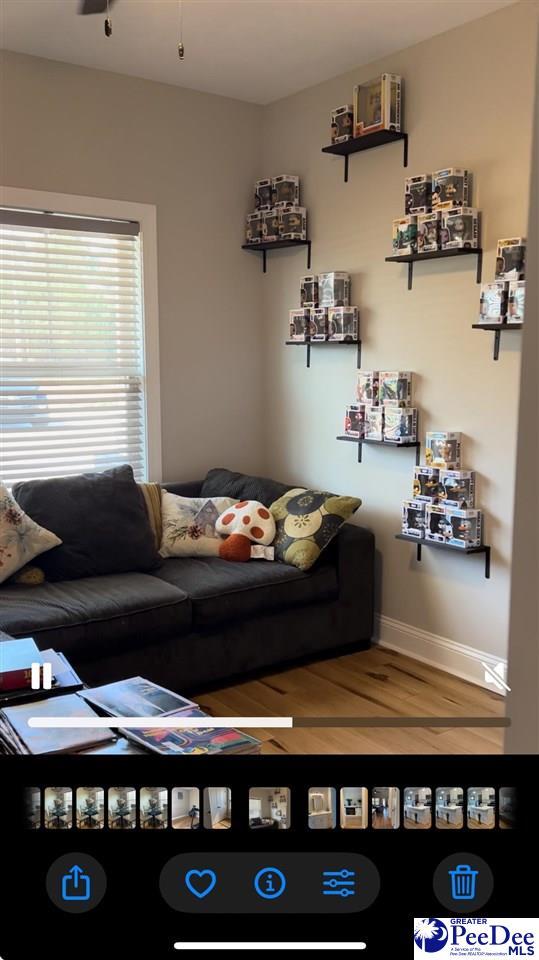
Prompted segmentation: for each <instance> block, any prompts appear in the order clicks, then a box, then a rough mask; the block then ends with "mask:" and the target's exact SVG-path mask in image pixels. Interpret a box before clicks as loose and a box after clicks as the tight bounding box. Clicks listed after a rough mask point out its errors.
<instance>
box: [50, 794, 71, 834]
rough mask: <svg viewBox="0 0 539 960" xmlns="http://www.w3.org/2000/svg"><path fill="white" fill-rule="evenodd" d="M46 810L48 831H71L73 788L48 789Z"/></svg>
mask: <svg viewBox="0 0 539 960" xmlns="http://www.w3.org/2000/svg"><path fill="white" fill-rule="evenodd" d="M44 809H45V827H46V828H47V830H71V827H72V826H73V791H72V789H71V787H46V788H45V808H44Z"/></svg>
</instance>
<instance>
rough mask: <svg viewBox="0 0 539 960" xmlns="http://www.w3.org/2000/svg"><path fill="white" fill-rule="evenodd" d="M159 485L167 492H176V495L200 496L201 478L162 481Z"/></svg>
mask: <svg viewBox="0 0 539 960" xmlns="http://www.w3.org/2000/svg"><path fill="white" fill-rule="evenodd" d="M161 486H162V487H163V489H164V490H168V492H169V493H174V494H176V496H177V497H200V496H201V490H202V480H179V481H171V482H170V483H162V484H161Z"/></svg>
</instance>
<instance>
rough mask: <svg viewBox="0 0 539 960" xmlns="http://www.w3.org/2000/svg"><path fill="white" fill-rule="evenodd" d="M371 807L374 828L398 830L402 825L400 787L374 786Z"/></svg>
mask: <svg viewBox="0 0 539 960" xmlns="http://www.w3.org/2000/svg"><path fill="white" fill-rule="evenodd" d="M371 808H372V826H373V829H374V830H398V828H399V826H400V790H399V788H398V787H373V788H372V796H371Z"/></svg>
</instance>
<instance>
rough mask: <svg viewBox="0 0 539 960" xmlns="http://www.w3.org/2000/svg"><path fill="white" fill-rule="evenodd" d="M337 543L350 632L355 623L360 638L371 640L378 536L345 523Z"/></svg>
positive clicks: (343, 604) (342, 596) (342, 598)
mask: <svg viewBox="0 0 539 960" xmlns="http://www.w3.org/2000/svg"><path fill="white" fill-rule="evenodd" d="M335 539H336V546H337V578H338V582H339V605H340V606H341V608H342V614H343V616H344V619H345V621H346V622H347V623H348V630H349V629H350V620H355V621H356V623H357V628H358V630H359V631H360V638H361V639H367V638H370V637H372V634H373V627H374V534H372V533H371V531H370V530H366V529H365V527H358V526H356V525H355V524H353V523H345V524H343V526H342V527H341V529H340V531H339V535H338V536H337V537H336V538H335Z"/></svg>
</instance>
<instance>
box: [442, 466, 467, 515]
mask: <svg viewBox="0 0 539 960" xmlns="http://www.w3.org/2000/svg"><path fill="white" fill-rule="evenodd" d="M440 503H442V504H443V505H444V506H446V507H456V508H457V509H458V510H469V509H470V507H474V506H475V471H473V470H440Z"/></svg>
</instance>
